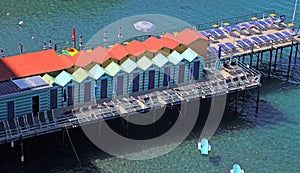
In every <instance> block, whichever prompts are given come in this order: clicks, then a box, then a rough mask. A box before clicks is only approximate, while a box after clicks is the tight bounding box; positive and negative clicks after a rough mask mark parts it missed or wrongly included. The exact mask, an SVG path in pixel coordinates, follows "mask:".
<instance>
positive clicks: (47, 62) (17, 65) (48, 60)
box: [0, 49, 69, 77]
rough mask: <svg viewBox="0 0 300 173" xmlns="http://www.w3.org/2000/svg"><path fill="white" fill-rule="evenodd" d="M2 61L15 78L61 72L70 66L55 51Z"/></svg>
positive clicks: (13, 57) (40, 52)
mask: <svg viewBox="0 0 300 173" xmlns="http://www.w3.org/2000/svg"><path fill="white" fill-rule="evenodd" d="M1 61H2V62H3V64H5V66H6V67H8V68H9V69H10V71H11V72H12V73H13V74H14V75H15V77H25V76H31V75H35V74H42V73H46V72H51V71H56V70H61V69H65V68H68V67H67V66H68V65H69V64H66V61H63V60H62V59H61V57H59V56H58V55H57V54H56V52H55V51H54V50H53V49H50V50H44V51H39V52H32V53H28V54H22V55H17V56H11V57H7V58H2V59H1ZM0 73H2V70H1V72H0Z"/></svg>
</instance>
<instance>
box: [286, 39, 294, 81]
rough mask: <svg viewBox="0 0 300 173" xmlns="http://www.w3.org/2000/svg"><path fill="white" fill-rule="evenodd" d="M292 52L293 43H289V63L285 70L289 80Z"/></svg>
mask: <svg viewBox="0 0 300 173" xmlns="http://www.w3.org/2000/svg"><path fill="white" fill-rule="evenodd" d="M292 54H293V44H292V45H291V49H290V55H289V65H288V70H287V80H289V76H290V71H291V61H292Z"/></svg>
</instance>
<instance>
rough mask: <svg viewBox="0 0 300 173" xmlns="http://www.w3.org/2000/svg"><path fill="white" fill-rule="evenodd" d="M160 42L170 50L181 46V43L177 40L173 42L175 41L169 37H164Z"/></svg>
mask: <svg viewBox="0 0 300 173" xmlns="http://www.w3.org/2000/svg"><path fill="white" fill-rule="evenodd" d="M159 40H160V42H161V43H162V44H163V45H164V47H167V48H169V49H174V48H175V47H177V46H178V45H179V44H180V42H179V41H176V40H173V39H170V38H167V37H162V38H160V39H159Z"/></svg>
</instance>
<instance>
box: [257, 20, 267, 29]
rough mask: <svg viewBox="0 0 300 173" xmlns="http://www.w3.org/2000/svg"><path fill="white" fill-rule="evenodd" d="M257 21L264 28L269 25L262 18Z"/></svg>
mask: <svg viewBox="0 0 300 173" xmlns="http://www.w3.org/2000/svg"><path fill="white" fill-rule="evenodd" d="M257 22H258V23H259V24H260V25H262V26H263V27H264V28H266V27H268V26H269V25H268V24H267V23H266V22H264V21H262V20H258V21H257Z"/></svg>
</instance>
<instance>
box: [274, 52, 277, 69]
mask: <svg viewBox="0 0 300 173" xmlns="http://www.w3.org/2000/svg"><path fill="white" fill-rule="evenodd" d="M277 54H278V48H276V52H275V59H274V68H276V63H277Z"/></svg>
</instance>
